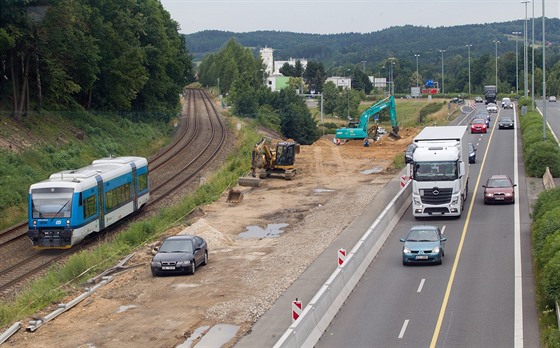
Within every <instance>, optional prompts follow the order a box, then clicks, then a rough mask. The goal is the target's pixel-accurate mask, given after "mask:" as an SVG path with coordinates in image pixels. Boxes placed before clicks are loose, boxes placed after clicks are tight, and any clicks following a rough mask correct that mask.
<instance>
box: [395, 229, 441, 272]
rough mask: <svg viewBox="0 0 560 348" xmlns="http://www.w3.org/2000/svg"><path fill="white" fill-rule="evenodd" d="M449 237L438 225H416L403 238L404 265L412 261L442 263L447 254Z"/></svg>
mask: <svg viewBox="0 0 560 348" xmlns="http://www.w3.org/2000/svg"><path fill="white" fill-rule="evenodd" d="M446 240H447V238H445V237H443V232H442V231H441V230H440V229H439V227H437V226H429V225H420V226H414V227H412V228H411V229H410V230H409V231H408V234H407V235H406V237H405V238H401V242H403V243H404V245H403V248H402V262H403V265H405V266H406V265H408V264H411V263H435V264H437V265H441V261H442V258H443V257H444V256H445V252H444V247H445V241H446Z"/></svg>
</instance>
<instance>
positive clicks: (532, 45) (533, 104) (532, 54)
mask: <svg viewBox="0 0 560 348" xmlns="http://www.w3.org/2000/svg"><path fill="white" fill-rule="evenodd" d="M532 6H533V21H532V22H533V30H532V31H531V36H532V37H533V39H532V40H531V52H532V53H531V60H532V63H531V111H535V0H533V2H532ZM543 34H544V33H543Z"/></svg>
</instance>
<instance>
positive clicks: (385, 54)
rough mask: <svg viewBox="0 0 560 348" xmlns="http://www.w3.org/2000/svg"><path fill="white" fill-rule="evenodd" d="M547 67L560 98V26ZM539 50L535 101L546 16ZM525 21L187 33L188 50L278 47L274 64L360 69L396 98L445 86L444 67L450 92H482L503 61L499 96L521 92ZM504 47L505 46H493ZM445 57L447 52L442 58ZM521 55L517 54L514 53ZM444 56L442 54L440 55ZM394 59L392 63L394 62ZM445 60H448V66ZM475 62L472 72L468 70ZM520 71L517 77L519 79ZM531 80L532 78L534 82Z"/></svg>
mask: <svg viewBox="0 0 560 348" xmlns="http://www.w3.org/2000/svg"><path fill="white" fill-rule="evenodd" d="M527 24H528V43H529V44H531V41H532V36H533V35H532V32H531V29H532V22H531V20H529V21H528V23H527ZM545 24H546V36H545V39H546V66H547V71H546V72H547V90H548V91H549V92H550V93H548V94H555V95H556V94H560V91H559V88H560V86H559V81H560V79H559V76H560V75H559V74H560V66H559V65H558V64H557V63H558V61H559V60H560V20H559V19H556V18H553V19H551V18H547V19H546V23H545ZM535 28H536V29H535V35H534V37H535V45H534V46H530V47H528V60H527V62H528V64H529V74H531V72H532V68H531V67H532V62H533V50H534V62H535V95H536V96H538V95H540V92H539V91H541V90H542V83H541V81H542V69H541V67H542V57H543V54H542V32H541V29H542V18H535ZM523 31H524V21H523V20H516V21H510V22H503V23H488V24H472V25H461V26H453V27H437V28H431V27H429V26H428V27H418V26H411V25H407V26H400V27H391V28H388V29H384V30H380V31H377V32H371V33H365V34H361V33H341V34H328V35H319V34H304V33H291V32H278V31H257V32H248V33H233V32H224V31H210V30H208V31H202V32H198V33H194V34H189V35H186V40H187V47H188V49H189V52H190V53H191V54H192V55H193V59H194V60H195V61H198V60H202V57H203V56H205V55H206V54H208V53H210V52H215V51H218V50H220V49H221V48H223V47H224V46H225V45H226V42H227V41H228V40H230V39H232V38H233V39H235V40H236V41H237V42H239V43H240V44H241V45H243V46H244V47H249V48H251V49H252V50H253V52H254V54H255V55H258V51H259V49H260V48H262V47H271V48H273V49H274V59H275V60H287V59H289V58H294V59H298V58H299V59H306V60H308V61H315V62H320V63H321V64H323V65H324V67H325V71H326V74H327V75H328V76H349V75H348V71H349V70H350V71H351V74H352V75H354V70H356V69H359V70H361V71H362V72H363V73H365V74H367V75H369V76H374V77H382V78H383V77H384V78H386V79H387V80H390V79H391V76H390V74H391V72H392V75H393V76H392V79H393V80H394V83H395V93H397V94H399V93H400V94H409V93H410V87H411V86H416V80H417V79H416V56H415V55H418V57H417V58H418V75H419V76H418V80H419V83H420V84H423V83H425V81H426V80H434V81H440V84H441V78H442V67H443V68H444V69H443V70H444V71H443V77H444V87H445V92H446V93H453V94H458V93H468V92H469V70H470V80H471V81H470V91H471V93H473V94H475V93H477V94H481V93H482V91H483V86H484V85H487V84H495V82H496V81H495V76H496V68H495V66H496V56H497V57H498V62H497V63H498V64H497V66H498V71H497V77H498V90H499V91H502V92H507V93H510V92H514V93H515V91H516V89H517V88H519V89H520V90H522V88H523V86H522V83H521V82H523V81H524V75H523V72H524V69H523V67H524V52H523V34H520V35H519V34H517V35H516V34H514V33H517V32H520V33H523ZM495 41H499V43H497V44H496V43H495ZM441 51H443V52H441ZM516 52H517V53H518V54H517V55H516ZM442 53H443V54H442ZM389 58H394V59H389ZM442 58H443V61H442ZM469 63H470V69H469ZM516 72H517V73H516ZM528 78H529V80H530V81H531V80H532V76H528Z"/></svg>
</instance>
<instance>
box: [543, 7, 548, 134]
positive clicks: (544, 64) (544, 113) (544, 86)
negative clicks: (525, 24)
mask: <svg viewBox="0 0 560 348" xmlns="http://www.w3.org/2000/svg"><path fill="white" fill-rule="evenodd" d="M545 18H546V17H545V16H544V0H542V101H543V140H545V139H546V124H547V121H546V41H545V39H544V35H545V30H544V28H545V24H544V23H545V22H544V21H545Z"/></svg>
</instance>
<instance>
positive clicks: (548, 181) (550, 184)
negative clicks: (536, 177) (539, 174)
mask: <svg viewBox="0 0 560 348" xmlns="http://www.w3.org/2000/svg"><path fill="white" fill-rule="evenodd" d="M542 181H543V184H544V188H545V189H547V190H550V189H551V188H555V187H556V184H555V183H554V178H553V177H552V174H550V169H549V168H548V167H546V170H545V171H544V175H543V178H542Z"/></svg>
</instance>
